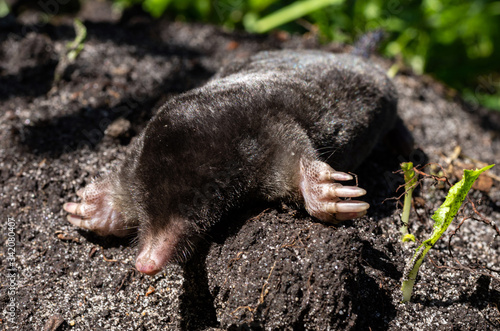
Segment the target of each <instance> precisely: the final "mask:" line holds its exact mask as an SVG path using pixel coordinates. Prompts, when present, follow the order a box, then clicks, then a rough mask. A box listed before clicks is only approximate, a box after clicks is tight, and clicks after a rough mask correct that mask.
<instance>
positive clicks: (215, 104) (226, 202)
mask: <svg viewBox="0 0 500 331" xmlns="http://www.w3.org/2000/svg"><path fill="white" fill-rule="evenodd" d="M396 109H397V94H396V90H395V88H394V86H393V84H392V83H391V81H390V80H389V78H388V77H387V76H386V75H385V73H384V71H383V70H382V69H380V68H378V67H377V66H374V65H372V64H369V63H367V62H366V61H365V60H363V59H362V58H361V57H358V56H355V55H349V54H339V55H334V54H330V53H326V52H320V51H290V50H285V51H271V52H261V53H258V54H256V55H254V56H251V57H250V58H248V59H246V60H241V61H236V62H233V63H231V64H229V65H228V66H227V67H225V68H223V69H222V70H221V71H220V72H219V73H218V74H217V75H216V76H215V77H214V78H213V79H212V80H210V81H209V82H208V83H207V84H206V85H204V86H203V87H200V88H197V89H194V90H191V91H189V92H187V93H184V94H182V95H179V96H177V97H175V98H173V99H171V100H170V101H168V102H167V103H166V104H165V105H164V106H163V107H162V108H161V109H160V110H159V112H158V114H157V115H156V116H155V117H154V118H153V119H152V120H151V122H150V123H149V124H148V126H147V127H146V129H145V130H144V132H142V133H141V135H140V136H139V137H138V138H137V139H136V140H135V142H134V143H133V145H132V147H131V150H130V152H129V154H128V156H127V158H126V159H125V161H124V163H123V164H122V165H121V167H120V169H119V170H118V171H117V172H116V173H112V174H110V175H109V176H108V177H106V178H103V179H100V180H99V181H96V182H94V183H92V184H90V185H88V186H87V187H86V188H85V189H82V190H80V191H78V195H79V196H80V197H81V198H82V200H83V201H82V202H81V203H66V204H65V205H64V209H65V210H66V211H67V212H69V213H70V215H69V216H68V220H69V221H70V222H71V223H72V224H74V225H76V226H79V227H82V228H85V229H89V230H92V231H95V232H97V233H98V234H100V235H118V236H124V235H127V234H130V233H131V232H132V231H137V232H138V237H139V253H138V256H137V260H136V267H137V270H139V271H140V272H143V273H146V274H155V273H157V272H159V271H160V270H161V269H162V268H163V267H164V266H165V265H166V264H167V263H168V262H169V261H172V260H175V259H178V258H180V257H182V256H183V255H186V253H187V252H188V251H189V248H190V245H192V239H193V238H196V237H198V236H201V235H202V234H203V233H205V232H206V231H207V230H208V229H209V228H210V227H211V226H212V225H213V224H214V223H216V222H217V221H218V220H219V219H220V218H221V216H222V215H223V214H224V213H225V212H226V211H228V210H229V209H231V208H233V207H235V206H237V205H238V204H239V203H241V202H242V201H243V200H244V199H248V198H262V199H267V200H276V199H286V200H288V201H295V202H298V203H302V204H303V205H305V208H306V209H307V211H308V212H309V213H310V214H311V215H312V216H314V217H316V218H318V219H320V220H322V221H326V222H337V221H342V220H348V219H353V218H356V217H360V216H363V215H364V214H365V213H366V210H367V209H368V207H369V205H368V204H367V203H366V202H362V201H357V200H344V199H342V198H354V197H359V196H362V195H364V194H365V193H366V192H365V190H363V189H361V188H359V187H354V186H343V185H341V184H339V181H345V180H350V179H352V177H351V176H350V175H348V174H346V173H343V172H340V171H346V170H353V169H355V168H356V167H357V166H358V165H359V164H360V163H361V161H362V160H363V159H364V158H365V157H366V156H367V155H368V154H369V153H370V151H371V150H372V148H373V147H374V145H375V144H376V142H377V141H378V140H379V138H380V137H381V136H383V135H384V134H386V133H387V132H388V131H389V130H390V129H391V128H392V127H393V125H394V123H395V121H396ZM332 167H333V168H332ZM334 168H335V169H336V170H334ZM337 170H340V171H337Z"/></svg>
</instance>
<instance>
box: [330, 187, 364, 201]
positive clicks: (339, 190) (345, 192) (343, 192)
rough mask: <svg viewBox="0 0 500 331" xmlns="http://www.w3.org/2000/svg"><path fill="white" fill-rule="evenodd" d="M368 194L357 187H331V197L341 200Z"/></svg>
mask: <svg viewBox="0 0 500 331" xmlns="http://www.w3.org/2000/svg"><path fill="white" fill-rule="evenodd" d="M365 194H366V190H364V189H362V188H361V187H357V186H333V187H332V186H330V192H329V195H330V196H331V197H339V198H357V197H360V196H362V195H365Z"/></svg>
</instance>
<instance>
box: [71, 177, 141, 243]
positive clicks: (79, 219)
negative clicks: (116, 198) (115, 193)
mask: <svg viewBox="0 0 500 331" xmlns="http://www.w3.org/2000/svg"><path fill="white" fill-rule="evenodd" d="M110 190H111V184H110V183H109V180H106V179H105V180H103V181H100V182H94V183H92V184H90V185H87V186H86V187H85V188H84V189H81V190H79V191H78V192H76V194H77V195H78V196H79V197H80V198H82V202H81V203H75V202H67V203H65V204H64V206H63V209H64V210H65V211H67V212H68V213H70V215H68V221H69V222H70V223H71V224H73V225H76V226H78V227H80V228H84V229H87V230H91V231H94V232H95V233H97V234H98V235H101V236H107V235H115V236H119V237H123V236H126V235H128V234H129V233H130V232H131V230H132V229H129V228H127V226H126V224H125V219H124V218H123V216H122V215H121V214H120V213H119V212H118V211H117V210H115V209H114V208H113V203H112V200H111V193H110Z"/></svg>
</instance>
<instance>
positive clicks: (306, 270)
mask: <svg viewBox="0 0 500 331" xmlns="http://www.w3.org/2000/svg"><path fill="white" fill-rule="evenodd" d="M97 9H99V10H97ZM103 10H104V11H106V10H108V11H109V12H110V13H111V11H110V9H109V7H106V6H104V7H103V3H101V2H98V3H92V2H90V3H87V4H86V5H85V6H84V7H83V8H81V11H80V14H79V15H80V17H82V18H83V19H84V24H85V25H86V27H87V29H88V38H87V41H86V42H85V48H84V50H83V51H82V52H81V54H80V56H79V57H78V58H77V60H76V61H75V62H74V63H72V64H69V65H66V66H63V65H61V64H60V62H61V58H62V57H63V54H64V52H65V45H66V43H67V42H68V41H70V40H72V39H73V38H74V32H73V28H72V20H71V19H68V18H64V17H62V18H57V20H55V19H54V20H53V21H54V24H41V23H38V22H40V21H39V20H38V16H37V15H36V14H29V13H26V14H23V15H21V16H20V17H19V18H18V19H17V20H15V19H13V18H12V17H10V18H7V19H3V20H2V21H1V22H0V27H1V29H0V43H1V44H0V110H1V113H0V116H1V122H0V146H1V150H0V166H1V167H0V181H1V187H2V189H1V195H0V197H1V204H2V206H1V207H2V209H1V215H0V217H1V220H2V224H3V227H2V231H1V232H0V242H2V243H3V245H2V254H1V255H0V271H1V279H2V283H1V284H2V287H1V290H0V308H1V310H2V316H1V321H0V325H1V326H2V329H7V328H12V329H15V328H17V329H19V330H42V329H44V330H56V329H57V330H70V329H71V330H160V329H161V330H163V329H173V330H178V329H182V330H205V329H231V330H233V329H252V330H254V329H255V330H259V329H266V330H271V329H294V330H326V329H331V330H370V329H371V330H424V329H425V330H429V329H434V330H493V329H498V328H500V311H499V307H500V281H499V277H500V273H499V269H500V267H499V266H500V253H499V251H500V238H499V237H498V236H495V230H494V229H493V228H492V227H491V226H488V225H486V224H484V223H481V222H478V221H474V220H471V219H468V220H466V221H465V223H464V225H463V226H462V228H461V230H460V231H459V232H457V235H456V236H454V237H453V239H452V240H451V247H452V249H453V256H451V255H450V254H449V252H448V247H447V243H448V238H449V235H445V236H444V237H443V239H442V240H441V241H440V242H438V244H437V245H436V246H435V247H434V248H433V249H432V250H431V252H430V254H429V256H428V257H429V258H428V259H427V260H426V262H425V263H424V265H423V267H422V268H421V273H420V277H419V280H418V283H417V285H416V288H415V292H414V296H413V300H412V302H411V303H408V304H401V303H400V302H399V301H400V299H401V297H400V296H401V294H400V284H401V277H402V273H403V270H404V265H405V262H406V261H407V260H408V259H409V258H410V257H411V255H412V249H413V248H414V247H405V245H403V244H402V243H401V240H400V233H399V227H400V224H399V222H400V218H399V215H400V211H399V210H398V209H397V208H396V204H395V203H394V202H392V201H389V202H385V203H382V202H383V200H384V199H386V198H390V197H394V196H397V195H398V194H399V193H396V192H395V190H396V188H397V186H398V185H399V184H400V183H401V179H400V175H394V174H392V171H394V170H397V168H398V163H399V162H401V161H402V160H403V159H402V158H401V157H400V156H398V155H395V154H393V153H392V152H391V151H390V150H389V149H388V147H385V145H381V146H380V147H379V148H378V149H377V150H376V151H375V152H374V153H373V154H372V155H371V156H370V157H369V159H368V160H367V161H366V162H365V163H364V165H363V166H362V167H361V168H360V169H358V170H357V173H358V175H359V178H358V179H359V183H360V186H362V187H364V188H366V189H367V190H368V192H369V194H368V196H367V201H369V202H370V203H371V205H372V208H371V209H370V210H369V213H368V215H367V216H365V217H363V218H362V219H359V220H355V221H353V222H350V223H346V224H342V225H340V226H330V225H328V224H322V223H319V222H317V221H316V220H314V219H311V218H310V217H309V216H308V215H307V213H305V212H304V211H302V210H300V209H297V208H295V207H294V206H286V205H266V204H261V203H258V202H255V204H252V205H248V206H244V207H242V208H240V209H238V210H236V211H234V212H233V213H232V214H231V215H228V216H227V217H226V219H225V220H224V221H223V222H222V223H221V224H219V225H217V226H216V227H215V228H214V229H213V231H212V233H211V234H210V236H209V237H207V240H206V242H204V243H202V244H201V245H200V247H199V248H198V250H197V252H196V253H195V255H194V257H193V258H192V259H191V260H190V261H189V262H188V263H186V264H185V265H171V266H168V267H167V268H166V269H165V271H164V272H163V273H161V274H159V275H157V276H155V277H149V276H145V275H142V274H139V273H138V272H136V271H135V270H134V268H133V266H134V255H135V247H134V245H133V240H132V239H131V240H119V239H117V238H100V237H98V236H96V235H94V234H92V233H89V232H86V231H81V230H78V229H76V228H75V227H73V226H71V225H70V224H69V223H67V221H66V220H65V214H64V213H63V212H62V210H61V209H62V204H63V202H65V201H67V200H76V194H75V191H76V190H77V189H79V188H81V187H83V186H84V185H85V184H87V183H89V182H90V181H91V179H92V177H93V176H95V175H97V174H98V173H100V172H101V173H105V172H106V171H111V170H112V169H113V166H115V165H116V164H117V163H118V162H119V160H120V158H121V157H123V155H124V151H125V150H126V148H127V145H128V143H129V142H130V140H131V139H133V137H134V136H135V135H137V133H138V132H140V130H141V129H142V128H143V127H144V125H145V124H146V123H147V121H148V119H149V118H150V117H151V116H152V115H153V114H154V112H155V111H156V109H157V108H158V107H159V106H160V105H161V104H162V102H164V101H165V100H166V99H168V98H169V97H170V96H172V95H175V94H178V93H181V92H182V91H185V90H188V89H190V88H193V87H195V86H199V85H201V84H203V83H204V82H205V81H206V80H207V79H208V78H209V77H210V76H211V75H212V74H213V73H214V72H215V71H216V70H217V69H218V68H219V67H220V66H221V65H222V64H223V63H225V62H227V61H228V60H230V59H232V58H235V57H239V56H247V55H248V54H251V53H253V52H257V51H259V50H263V49H275V48H323V49H327V50H330V51H340V50H341V49H343V47H340V46H335V45H327V46H320V45H319V44H318V43H317V42H316V40H315V38H314V37H307V38H306V37H290V36H287V35H286V34H282V33H280V34H273V35H270V36H252V35H248V34H245V33H236V32H235V33H230V32H225V31H223V30H222V29H219V28H216V27H213V26H207V25H197V24H182V23H171V22H167V21H151V20H150V19H148V18H146V17H143V16H137V15H132V14H127V15H125V16H124V17H123V18H122V20H121V21H118V20H117V18H116V17H115V16H113V15H111V14H110V15H103ZM93 13H94V14H93ZM98 13H99V14H98ZM374 61H377V62H379V63H380V64H381V65H383V66H385V67H387V68H389V66H390V65H391V63H389V62H386V61H383V60H380V59H374ZM56 68H57V70H58V72H61V73H62V74H61V78H60V80H59V81H57V82H56V81H55V80H54V77H55V76H56V75H55V72H56ZM394 80H395V83H396V85H397V87H398V90H399V93H400V114H401V116H402V118H403V120H404V121H405V123H406V125H407V126H408V128H409V129H410V130H411V131H412V134H413V135H414V138H415V141H416V145H417V147H418V148H419V149H417V150H416V151H415V152H414V153H413V154H412V155H411V159H412V161H414V162H415V163H420V164H422V163H426V162H427V161H430V162H438V163H440V164H442V165H443V166H444V167H445V168H446V170H447V173H448V174H449V177H450V179H451V181H453V182H455V181H456V180H457V179H456V177H454V173H456V172H458V173H459V172H461V169H462V168H463V167H464V166H465V165H467V164H470V165H473V166H476V167H479V166H481V165H482V164H481V163H479V161H481V162H484V163H494V162H498V160H499V155H500V135H499V133H500V116H499V114H498V113H491V112H488V111H487V110H485V109H481V108H479V107H476V106H474V105H467V104H465V103H463V102H461V101H460V100H459V99H458V98H457V97H455V96H453V93H452V92H450V91H448V90H447V89H446V88H443V87H442V86H441V85H440V84H438V83H435V82H434V81H433V80H432V79H430V78H427V77H418V76H414V75H412V74H411V73H408V72H404V71H400V72H399V73H398V75H396V77H395V78H394ZM457 146H459V147H460V148H461V153H460V155H458V156H457V157H451V155H452V154H453V152H454V149H455V148H456V147H457ZM426 171H428V172H430V171H431V169H429V168H427V169H426ZM499 173H500V172H499V170H498V166H497V167H496V169H495V168H494V170H493V171H492V174H493V176H494V175H495V174H496V175H497V176H498V174H499ZM496 178H498V177H496ZM483 180H484V183H483V185H482V186H481V187H480V188H481V189H482V190H483V191H479V190H473V191H472V192H471V194H470V197H471V199H472V200H473V201H475V203H476V206H477V209H478V210H479V212H481V213H482V214H483V215H484V216H485V217H486V218H487V219H488V220H491V221H496V222H497V223H498V220H499V219H500V189H499V188H500V185H499V182H498V181H497V180H496V179H492V178H491V177H484V178H483ZM446 191H447V189H446V187H444V186H443V185H441V184H438V185H435V184H434V183H433V182H432V181H431V180H426V181H425V182H423V186H422V188H420V189H418V190H417V192H416V204H415V207H416V213H415V212H413V214H412V219H411V221H412V224H411V232H412V233H414V234H415V235H416V237H417V238H418V239H419V240H420V241H422V240H424V239H425V238H426V236H428V234H429V233H431V231H432V223H431V221H430V216H431V215H432V213H433V211H434V210H435V209H436V208H437V207H438V206H439V204H440V203H441V202H442V201H443V199H444V197H445V195H446ZM485 191H488V192H485ZM417 213H418V216H417ZM471 214H472V211H471V207H470V205H469V206H468V207H467V208H466V209H465V210H464V212H463V215H471ZM463 217H464V216H461V217H458V218H457V220H456V222H457V223H454V224H453V225H452V226H451V227H450V230H453V229H455V228H456V226H457V224H458V222H459V221H460V220H461V219H462V218H463ZM12 242H15V247H11V248H15V250H12V249H10V250H9V249H8V248H9V243H12ZM12 257H13V259H9V258H12ZM11 262H12V263H13V264H11ZM13 307H15V308H13ZM9 312H11V314H9Z"/></svg>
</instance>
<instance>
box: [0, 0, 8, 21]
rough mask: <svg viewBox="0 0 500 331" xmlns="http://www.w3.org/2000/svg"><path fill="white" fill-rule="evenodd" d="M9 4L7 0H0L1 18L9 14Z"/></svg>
mask: <svg viewBox="0 0 500 331" xmlns="http://www.w3.org/2000/svg"><path fill="white" fill-rule="evenodd" d="M9 12H10V10H9V6H7V2H5V0H0V18H2V17H5V16H7V15H8V14H9Z"/></svg>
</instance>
